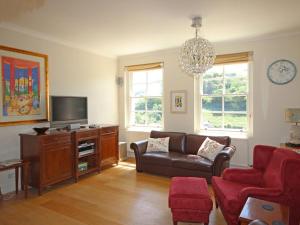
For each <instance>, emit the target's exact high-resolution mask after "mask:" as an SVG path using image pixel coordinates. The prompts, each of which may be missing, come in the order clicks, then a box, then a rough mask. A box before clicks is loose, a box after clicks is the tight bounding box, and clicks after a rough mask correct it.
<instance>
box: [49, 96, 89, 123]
mask: <svg viewBox="0 0 300 225" xmlns="http://www.w3.org/2000/svg"><path fill="white" fill-rule="evenodd" d="M73 123H79V124H87V123H88V99H87V97H75V96H51V97H50V125H51V127H66V126H67V125H69V124H73Z"/></svg>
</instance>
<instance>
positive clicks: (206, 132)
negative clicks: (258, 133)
mask: <svg viewBox="0 0 300 225" xmlns="http://www.w3.org/2000/svg"><path fill="white" fill-rule="evenodd" d="M198 133H199V134H200V135H207V136H229V137H231V138H233V139H248V138H249V135H248V134H247V133H244V132H232V131H216V130H200V132H198Z"/></svg>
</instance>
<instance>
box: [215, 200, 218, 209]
mask: <svg viewBox="0 0 300 225" xmlns="http://www.w3.org/2000/svg"><path fill="white" fill-rule="evenodd" d="M215 203H216V208H219V205H218V202H217V200H215Z"/></svg>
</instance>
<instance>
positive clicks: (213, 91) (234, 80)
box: [200, 63, 249, 132]
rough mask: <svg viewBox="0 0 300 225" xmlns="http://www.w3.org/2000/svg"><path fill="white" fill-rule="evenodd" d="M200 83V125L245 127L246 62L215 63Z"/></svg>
mask: <svg viewBox="0 0 300 225" xmlns="http://www.w3.org/2000/svg"><path fill="white" fill-rule="evenodd" d="M200 87H201V97H200V103H201V111H200V112H201V129H206V130H231V131H242V132H246V131H247V130H248V93H249V88H248V87H249V65H248V63H235V64H224V65H215V66H213V67H212V68H211V69H210V70H208V71H207V72H206V73H205V74H204V75H203V78H202V82H201V85H200Z"/></svg>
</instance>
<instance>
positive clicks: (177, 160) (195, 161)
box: [172, 154, 212, 172]
mask: <svg viewBox="0 0 300 225" xmlns="http://www.w3.org/2000/svg"><path fill="white" fill-rule="evenodd" d="M172 167H176V168H182V169H188V170H199V171H207V172H211V171H212V168H211V167H212V162H211V161H209V160H208V159H205V158H203V157H201V156H198V155H185V154H180V155H175V156H174V157H173V158H172Z"/></svg>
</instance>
